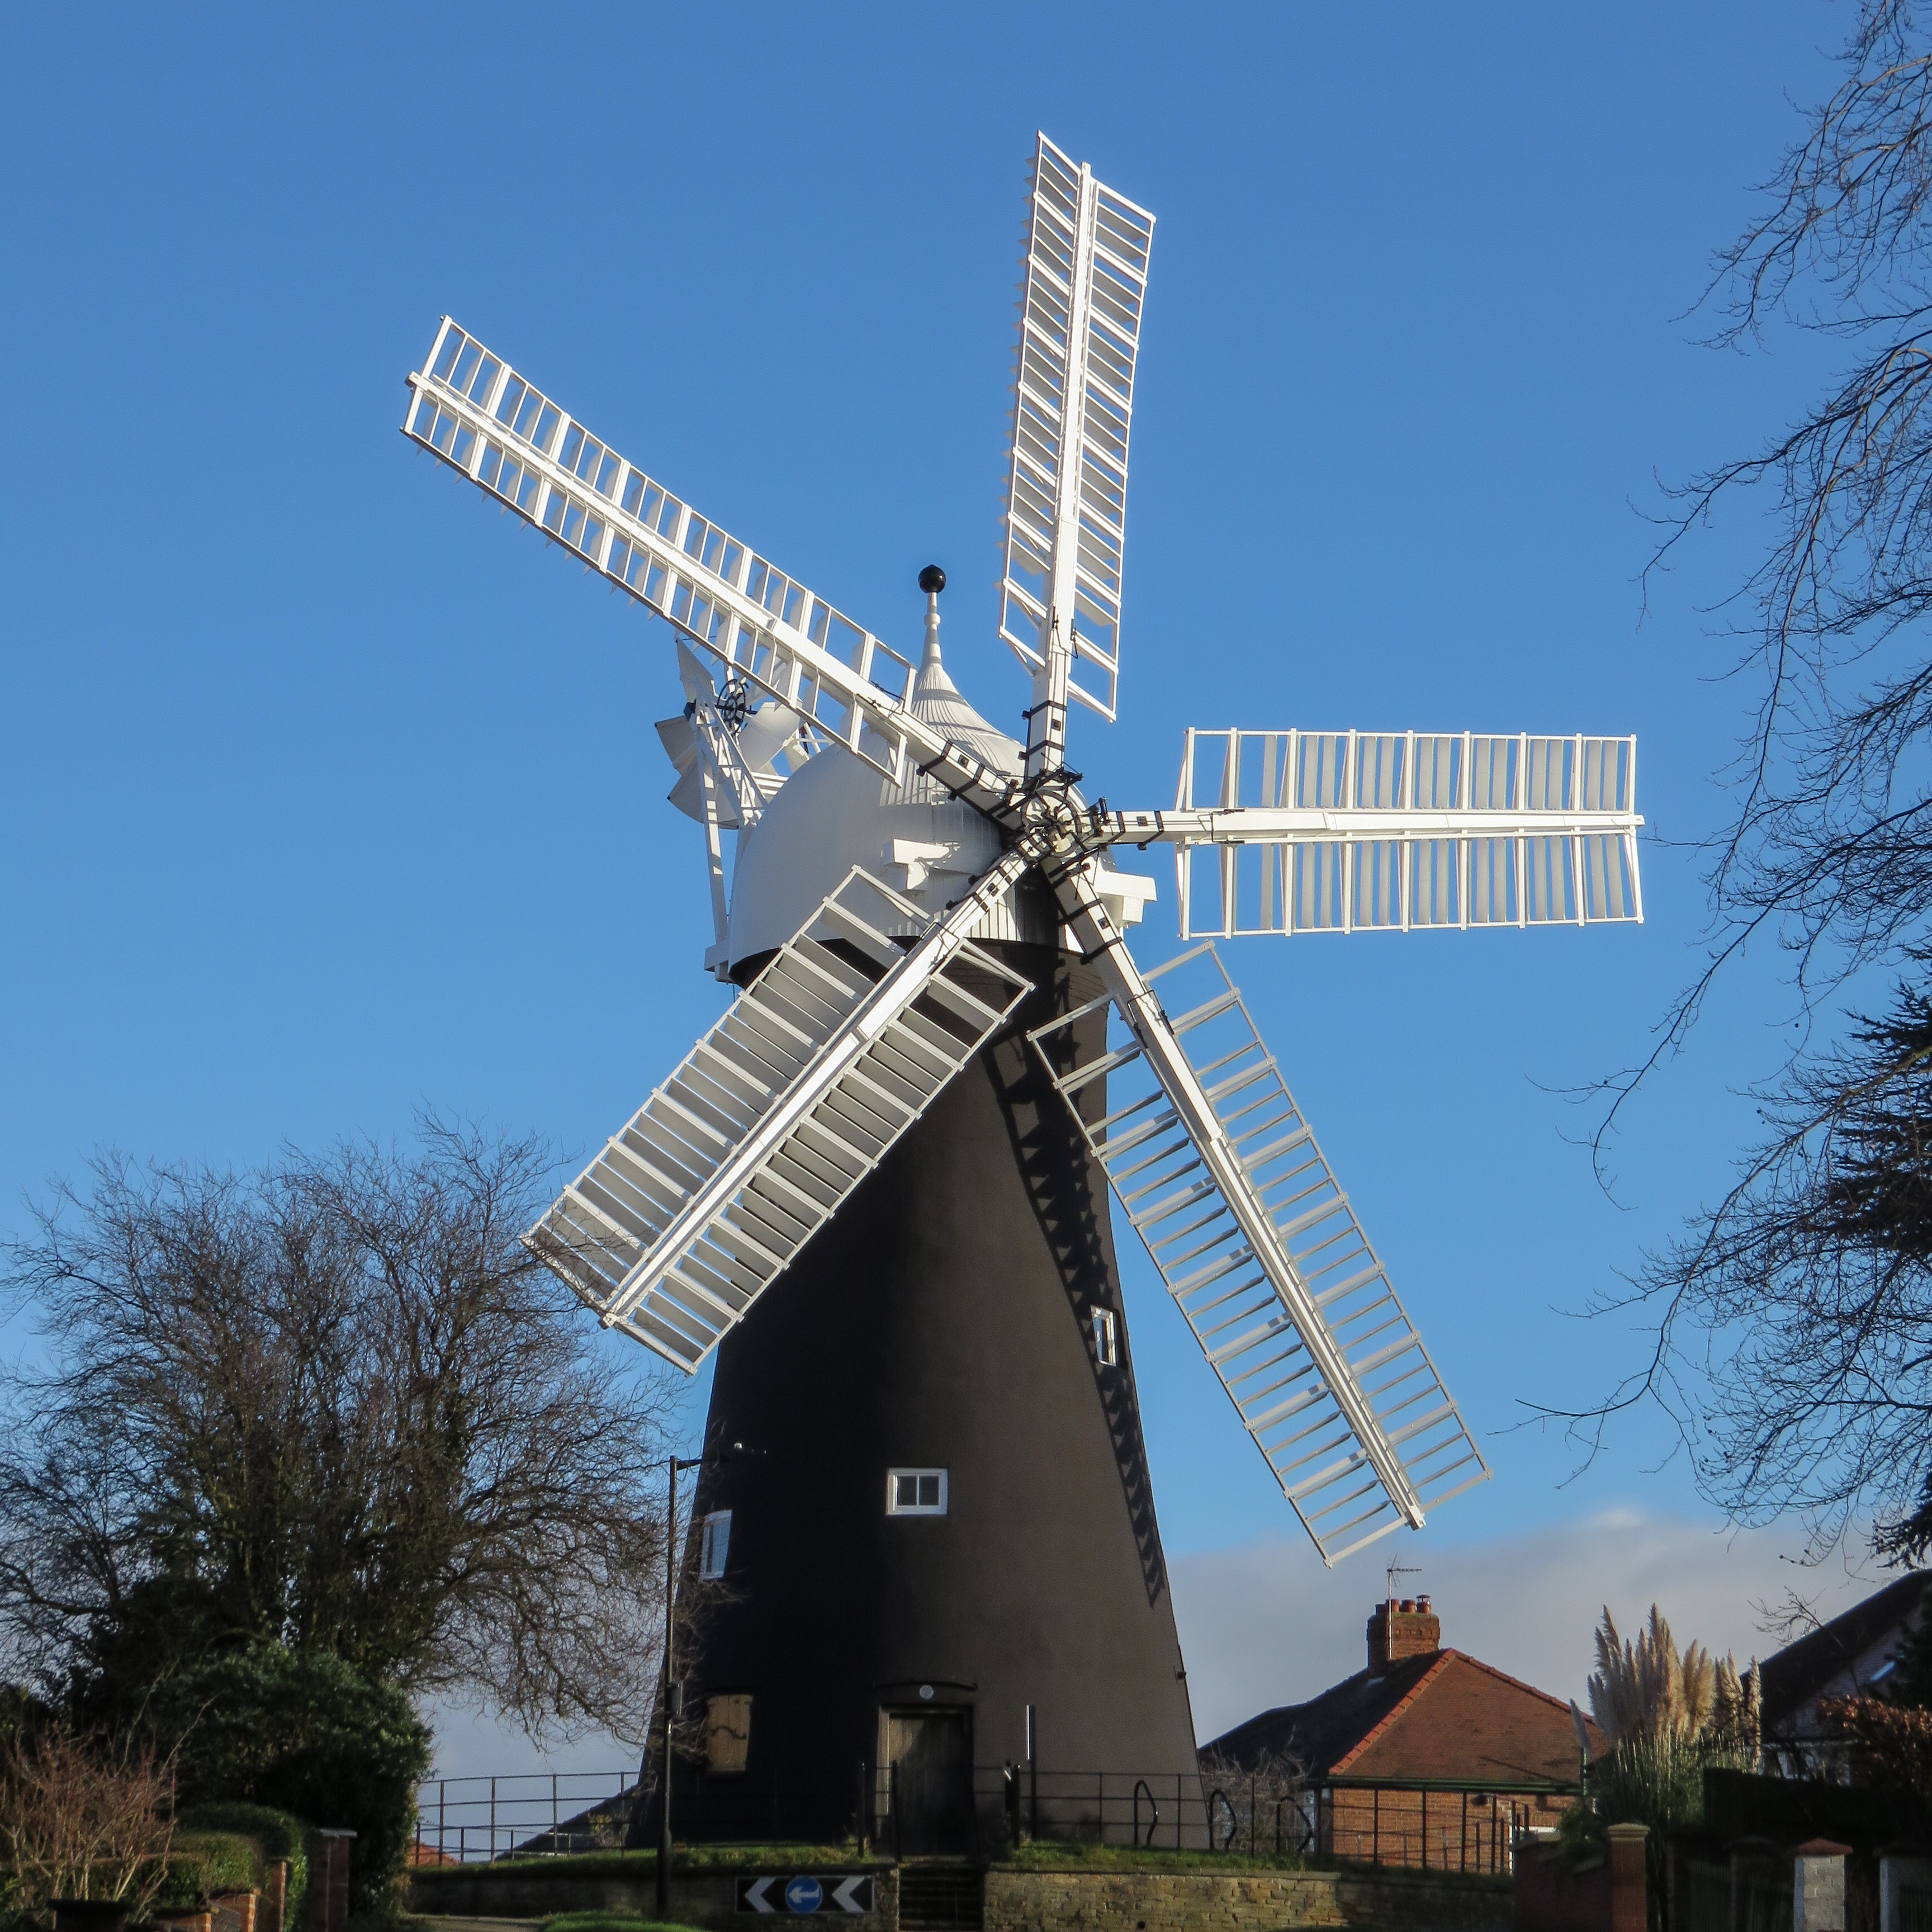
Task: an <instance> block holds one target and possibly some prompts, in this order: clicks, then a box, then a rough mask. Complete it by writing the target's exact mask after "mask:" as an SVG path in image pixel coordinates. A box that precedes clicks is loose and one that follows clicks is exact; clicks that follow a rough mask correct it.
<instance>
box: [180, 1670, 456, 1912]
mask: <svg viewBox="0 0 1932 1932" xmlns="http://www.w3.org/2000/svg"><path fill="white" fill-rule="evenodd" d="M154 1718H155V1722H156V1723H157V1725H158V1726H159V1727H160V1729H161V1731H162V1733H163V1736H166V1737H169V1738H170V1739H175V1740H178V1743H177V1744H176V1750H177V1752H178V1774H179V1778H180V1784H181V1796H182V1798H183V1799H184V1801H185V1802H187V1803H189V1804H191V1805H196V1806H199V1805H204V1804H205V1803H207V1802H208V1801H211V1800H214V1799H245V1800H247V1801H248V1802H250V1803H251V1804H255V1805H272V1806H275V1807H276V1808H279V1809H280V1810H281V1811H290V1812H293V1813H294V1814H296V1817H299V1818H302V1819H305V1820H307V1821H308V1823H311V1824H312V1825H317V1826H326V1827H332V1828H338V1829H348V1830H350V1831H353V1832H354V1833H355V1834H356V1842H355V1844H354V1846H353V1848H352V1849H351V1852H350V1886H349V1894H350V1911H351V1912H353V1914H355V1915H357V1916H359V1917H368V1916H372V1915H374V1916H380V1915H386V1913H388V1912H389V1911H390V1910H391V1909H392V1897H393V1891H394V1881H395V1878H396V1877H397V1876H398V1873H401V1870H402V1868H403V1861H404V1857H405V1856H406V1855H407V1852H408V1849H409V1843H410V1832H411V1831H412V1829H413V1826H414V1823H415V1818H416V1785H417V1783H418V1781H419V1780H420V1779H421V1778H423V1777H424V1776H425V1775H426V1773H427V1772H428V1769H429V1733H428V1730H426V1729H425V1727H424V1726H423V1724H422V1720H421V1719H420V1718H418V1717H417V1715H416V1712H415V1711H414V1710H413V1709H412V1708H411V1706H410V1701H409V1700H408V1699H407V1697H404V1695H403V1694H402V1693H401V1691H398V1690H395V1688H392V1687H391V1686H389V1685H379V1684H371V1683H369V1682H367V1681H366V1680H365V1679H363V1678H362V1677H359V1676H357V1675H356V1673H355V1672H354V1671H353V1670H351V1669H350V1667H349V1666H348V1665H347V1664H344V1662H342V1661H341V1659H340V1658H335V1657H331V1656H329V1655H326V1653H324V1652H315V1651H290V1650H285V1649H282V1648H281V1646H279V1645H269V1644H264V1645H258V1646H256V1647H255V1648H254V1649H251V1650H248V1651H245V1652H236V1653H231V1654H229V1655H226V1656H220V1657H214V1658H209V1659H208V1660H207V1661H205V1662H203V1663H202V1664H198V1665H196V1666H195V1667H193V1669H191V1670H188V1671H186V1672H184V1673H183V1674H182V1675H181V1676H179V1677H178V1678H176V1679H174V1680H173V1682H172V1683H170V1684H169V1685H167V1686H166V1687H165V1688H164V1689H163V1691H162V1693H161V1694H160V1696H159V1697H157V1700H156V1709H155V1712H154ZM200 1815H202V1816H204V1817H205V1816H207V1815H208V1814H205V1813H202V1814H200Z"/></svg>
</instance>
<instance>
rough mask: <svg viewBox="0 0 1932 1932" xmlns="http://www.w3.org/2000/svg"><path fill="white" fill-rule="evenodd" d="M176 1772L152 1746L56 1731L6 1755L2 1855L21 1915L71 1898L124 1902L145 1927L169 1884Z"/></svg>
mask: <svg viewBox="0 0 1932 1932" xmlns="http://www.w3.org/2000/svg"><path fill="white" fill-rule="evenodd" d="M173 1846H174V1764H173V1761H172V1759H169V1758H157V1756H156V1754H155V1751H154V1747H153V1746H152V1745H142V1746H139V1747H137V1746H136V1745H134V1744H133V1742H131V1741H130V1740H127V1739H123V1740H122V1741H121V1742H119V1743H118V1744H113V1743H110V1742H108V1741H107V1740H106V1739H100V1738H84V1737H80V1736H77V1735H76V1734H75V1733H74V1732H73V1731H71V1730H68V1728H67V1727H65V1726H64V1725H59V1724H55V1725H52V1726H48V1727H44V1728H42V1729H40V1730H38V1731H37V1733H34V1734H33V1735H31V1736H28V1735H27V1734H26V1733H20V1734H18V1735H17V1736H14V1737H13V1738H12V1739H10V1740H9V1742H8V1743H7V1746H6V1748H5V1752H4V1754H0V1855H4V1856H5V1862H6V1866H7V1871H8V1873H9V1874H10V1876H11V1878H12V1879H13V1891H12V1894H11V1896H10V1899H9V1900H8V1903H9V1904H10V1906H12V1908H13V1911H14V1912H16V1913H17V1914H20V1915H26V1914H32V1915H34V1916H35V1917H40V1918H43V1917H45V1916H46V1912H47V1908H48V1906H49V1905H50V1904H51V1903H52V1902H53V1901H54V1900H55V1899H62V1898H90V1899H107V1900H115V1901H116V1902H118V1903H121V1904H123V1905H125V1906H127V1912H128V1916H129V1917H130V1918H135V1919H143V1918H146V1917H147V1915H148V1911H149V1909H151V1907H152V1906H153V1905H154V1902H155V1900H157V1898H158V1897H159V1896H160V1891H161V1888H162V1887H163V1885H164V1884H165V1883H166V1881H167V1876H168V1855H169V1852H170V1851H171V1850H172V1849H173Z"/></svg>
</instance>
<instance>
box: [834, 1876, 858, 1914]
mask: <svg viewBox="0 0 1932 1932" xmlns="http://www.w3.org/2000/svg"><path fill="white" fill-rule="evenodd" d="M864 1883H865V1879H864V1878H863V1876H860V1877H858V1878H848V1879H847V1880H846V1881H845V1882H844V1884H843V1885H839V1886H838V1887H837V1888H835V1890H834V1891H833V1892H832V1903H833V1904H834V1905H835V1906H838V1909H839V1910H840V1911H841V1912H851V1913H853V1914H854V1915H859V1914H861V1913H862V1912H864V1911H865V1907H864V1906H862V1905H861V1904H860V1903H859V1900H858V1899H857V1897H856V1895H855V1894H856V1893H857V1891H858V1889H859V1887H860V1886H861V1885H863V1884H864Z"/></svg>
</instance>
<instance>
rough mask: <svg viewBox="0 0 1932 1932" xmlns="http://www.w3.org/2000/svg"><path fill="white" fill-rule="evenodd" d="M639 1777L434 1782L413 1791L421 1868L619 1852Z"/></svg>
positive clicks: (604, 1774) (521, 1775) (581, 1774)
mask: <svg viewBox="0 0 1932 1932" xmlns="http://www.w3.org/2000/svg"><path fill="white" fill-rule="evenodd" d="M636 1793H637V1772H636V1771H635V1769H629V1770H625V1771H544V1772H514V1773H511V1774H509V1775H499V1776H497V1777H493V1778H481V1777H478V1778H431V1779H430V1780H429V1781H428V1782H427V1783H425V1784H420V1785H419V1786H418V1787H416V1845H415V1848H414V1851H413V1862H414V1863H416V1864H428V1865H435V1864H481V1863H484V1862H486V1861H488V1860H490V1859H492V1858H508V1857H511V1856H514V1857H517V1858H541V1857H544V1856H545V1855H553V1856H561V1855H562V1854H564V1853H565V1852H590V1851H603V1850H613V1849H616V1848H617V1847H618V1846H621V1845H622V1843H623V1842H624V1835H625V1829H626V1828H627V1827H628V1825H629V1823H630V1816H631V1807H632V1805H633V1804H634V1802H635V1799H636Z"/></svg>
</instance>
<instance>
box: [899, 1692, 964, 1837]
mask: <svg viewBox="0 0 1932 1932" xmlns="http://www.w3.org/2000/svg"><path fill="white" fill-rule="evenodd" d="M886 1751H887V1753H888V1757H889V1763H891V1765H892V1803H893V1805H894V1807H895V1809H896V1811H897V1812H898V1818H897V1820H896V1823H897V1826H898V1849H899V1851H900V1852H901V1854H902V1855H904V1856H906V1857H908V1858H916V1857H920V1856H925V1857H932V1856H935V1855H947V1854H951V1855H956V1856H959V1857H962V1858H963V1857H967V1856H970V1855H971V1852H972V1850H973V1714H972V1712H971V1711H970V1710H966V1709H961V1708H959V1707H958V1706H953V1707H952V1708H944V1707H942V1708H941V1709H937V1710H926V1711H894V1712H889V1714H888V1715H887V1717H886Z"/></svg>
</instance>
